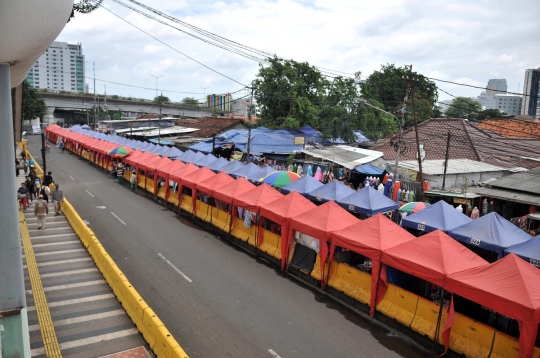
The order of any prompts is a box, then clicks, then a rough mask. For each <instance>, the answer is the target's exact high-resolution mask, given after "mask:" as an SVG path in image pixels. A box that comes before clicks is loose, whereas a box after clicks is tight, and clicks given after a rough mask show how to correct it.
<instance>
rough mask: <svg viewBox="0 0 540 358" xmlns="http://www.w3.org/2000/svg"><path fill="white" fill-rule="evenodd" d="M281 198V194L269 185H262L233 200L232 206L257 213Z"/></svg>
mask: <svg viewBox="0 0 540 358" xmlns="http://www.w3.org/2000/svg"><path fill="white" fill-rule="evenodd" d="M282 197H283V194H281V193H280V192H278V191H277V190H276V189H274V188H272V187H271V186H270V185H268V184H262V185H259V186H257V187H255V188H254V189H252V190H250V191H247V192H245V193H243V194H240V195H238V196H236V197H235V198H233V205H234V206H239V207H241V208H243V209H246V210H249V211H251V212H259V209H260V208H261V207H263V206H265V205H267V204H269V203H271V202H273V201H274V200H277V199H279V198H282Z"/></svg>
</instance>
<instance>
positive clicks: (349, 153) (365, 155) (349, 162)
mask: <svg viewBox="0 0 540 358" xmlns="http://www.w3.org/2000/svg"><path fill="white" fill-rule="evenodd" d="M302 153H304V154H307V155H309V156H312V157H315V158H322V159H324V160H327V161H330V162H334V163H336V164H339V165H341V166H343V167H345V168H348V169H351V170H352V169H354V167H356V166H358V165H360V164H365V163H369V162H372V161H374V160H375V159H378V158H381V157H382V156H383V154H384V153H383V152H378V151H375V150H369V149H363V148H356V147H351V146H348V145H337V146H335V147H325V148H321V149H319V148H308V149H304V150H302Z"/></svg>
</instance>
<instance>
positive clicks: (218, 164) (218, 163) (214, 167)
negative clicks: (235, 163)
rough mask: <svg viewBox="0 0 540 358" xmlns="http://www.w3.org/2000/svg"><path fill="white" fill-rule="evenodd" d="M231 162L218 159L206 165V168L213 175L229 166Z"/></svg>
mask: <svg viewBox="0 0 540 358" xmlns="http://www.w3.org/2000/svg"><path fill="white" fill-rule="evenodd" d="M230 163H231V162H229V161H228V160H227V159H225V158H218V159H217V160H215V161H213V162H212V163H210V164H208V165H207V166H206V167H207V168H208V169H210V170H211V171H213V172H214V173H218V172H220V171H221V168H223V167H224V166H226V165H229V164H230Z"/></svg>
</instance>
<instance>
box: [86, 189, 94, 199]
mask: <svg viewBox="0 0 540 358" xmlns="http://www.w3.org/2000/svg"><path fill="white" fill-rule="evenodd" d="M86 192H87V193H88V195H90V196H91V197H92V198H95V196H94V195H93V194H92V193H91V192H89V191H88V190H86Z"/></svg>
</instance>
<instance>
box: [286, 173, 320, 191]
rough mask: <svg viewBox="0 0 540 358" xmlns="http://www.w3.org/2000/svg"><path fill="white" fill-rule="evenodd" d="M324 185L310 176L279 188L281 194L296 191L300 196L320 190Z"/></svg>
mask: <svg viewBox="0 0 540 358" xmlns="http://www.w3.org/2000/svg"><path fill="white" fill-rule="evenodd" d="M323 185H324V184H323V183H321V182H320V181H318V180H317V179H315V178H313V177H312V176H310V175H304V176H303V177H301V178H300V179H298V180H297V181H295V182H293V183H291V184H289V185H285V186H284V187H283V188H281V192H282V193H284V194H287V193H291V192H293V191H296V192H298V193H300V194H302V195H304V194H307V193H309V192H311V191H313V190H315V189H318V188H320V187H321V186H323Z"/></svg>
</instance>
